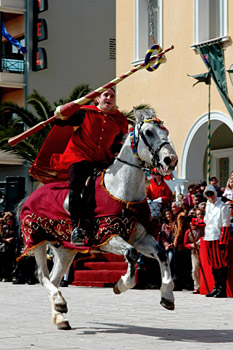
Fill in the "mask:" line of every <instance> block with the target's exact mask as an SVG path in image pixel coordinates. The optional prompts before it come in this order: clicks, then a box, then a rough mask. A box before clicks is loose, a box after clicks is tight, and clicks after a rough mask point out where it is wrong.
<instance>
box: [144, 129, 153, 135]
mask: <svg viewBox="0 0 233 350" xmlns="http://www.w3.org/2000/svg"><path fill="white" fill-rule="evenodd" d="M146 136H150V137H151V136H153V132H152V131H150V130H148V129H147V130H146Z"/></svg>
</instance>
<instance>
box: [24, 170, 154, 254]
mask: <svg viewBox="0 0 233 350" xmlns="http://www.w3.org/2000/svg"><path fill="white" fill-rule="evenodd" d="M68 193H69V186H68V183H63V182H62V183H61V182H58V183H49V184H46V185H44V186H41V187H40V188H38V189H37V190H36V191H35V192H33V193H32V194H31V195H30V197H29V198H28V199H27V201H26V202H25V204H24V206H23V208H22V210H21V228H22V234H23V238H24V244H25V249H24V252H23V254H22V255H21V257H22V256H24V255H26V254H27V253H28V251H29V250H31V249H33V248H34V247H36V246H37V245H39V244H41V243H42V242H44V241H49V242H57V243H59V244H61V245H62V246H64V247H65V248H69V249H74V250H76V251H78V252H80V253H90V252H91V251H92V250H94V249H97V248H98V247H99V246H101V245H104V244H106V243H107V242H108V240H109V239H110V238H111V237H113V236H115V235H120V236H121V237H122V238H123V239H124V240H125V241H129V239H130V237H131V236H132V235H133V234H134V232H135V231H136V228H137V222H138V221H139V222H141V223H142V224H143V225H144V226H146V227H147V229H149V230H150V229H151V226H150V209H149V206H148V204H147V200H146V199H145V200H143V201H141V202H125V201H123V200H119V199H117V198H114V197H113V196H112V195H111V194H110V193H109V192H108V191H107V189H106V188H105V186H104V173H102V174H101V175H100V176H99V177H97V180H96V184H95V202H96V207H95V220H94V226H95V227H96V230H95V232H94V233H93V236H91V237H89V242H88V244H87V245H86V246H84V247H83V246H81V247H77V246H75V245H72V244H71V243H70V239H71V233H72V223H71V220H70V217H69V214H68V213H67V212H66V211H65V209H64V201H65V199H66V197H67V195H68ZM151 233H152V234H153V232H151Z"/></svg>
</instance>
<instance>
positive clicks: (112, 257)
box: [92, 253, 125, 262]
mask: <svg viewBox="0 0 233 350" xmlns="http://www.w3.org/2000/svg"><path fill="white" fill-rule="evenodd" d="M92 261H109V262H114V261H122V262H123V261H125V258H124V256H123V255H116V254H112V253H98V254H95V259H92Z"/></svg>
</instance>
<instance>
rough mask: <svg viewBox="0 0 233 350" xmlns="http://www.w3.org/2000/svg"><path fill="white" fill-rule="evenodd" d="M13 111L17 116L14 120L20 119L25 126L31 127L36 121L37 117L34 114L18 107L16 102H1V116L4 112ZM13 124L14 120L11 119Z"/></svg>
mask: <svg viewBox="0 0 233 350" xmlns="http://www.w3.org/2000/svg"><path fill="white" fill-rule="evenodd" d="M8 112H11V113H15V114H16V115H17V116H18V118H19V119H18V120H16V122H19V121H22V122H23V123H25V124H26V125H27V126H29V127H32V126H34V125H35V124H36V123H37V119H36V117H35V115H34V114H33V113H31V112H29V111H28V110H26V109H25V108H23V107H19V106H18V105H17V104H15V103H12V102H2V103H1V104H0V115H1V116H3V115H4V113H8ZM12 123H13V124H14V123H15V121H14V120H12Z"/></svg>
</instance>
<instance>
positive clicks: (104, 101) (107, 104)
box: [96, 89, 115, 113]
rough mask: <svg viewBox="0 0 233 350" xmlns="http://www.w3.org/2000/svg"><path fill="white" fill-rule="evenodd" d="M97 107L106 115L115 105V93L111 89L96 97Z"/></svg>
mask: <svg viewBox="0 0 233 350" xmlns="http://www.w3.org/2000/svg"><path fill="white" fill-rule="evenodd" d="M96 100H97V102H98V107H99V109H101V111H103V112H105V113H108V112H109V111H110V110H111V109H112V108H113V106H114V105H115V92H114V91H113V90H112V89H108V90H106V91H104V92H103V93H102V94H101V95H100V96H99V97H97V99H96Z"/></svg>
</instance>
